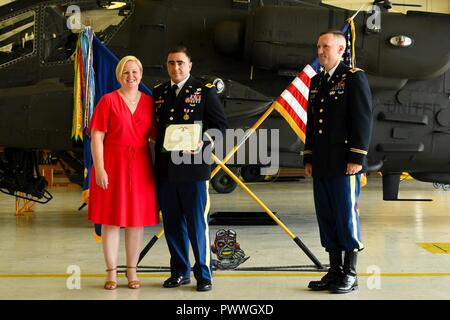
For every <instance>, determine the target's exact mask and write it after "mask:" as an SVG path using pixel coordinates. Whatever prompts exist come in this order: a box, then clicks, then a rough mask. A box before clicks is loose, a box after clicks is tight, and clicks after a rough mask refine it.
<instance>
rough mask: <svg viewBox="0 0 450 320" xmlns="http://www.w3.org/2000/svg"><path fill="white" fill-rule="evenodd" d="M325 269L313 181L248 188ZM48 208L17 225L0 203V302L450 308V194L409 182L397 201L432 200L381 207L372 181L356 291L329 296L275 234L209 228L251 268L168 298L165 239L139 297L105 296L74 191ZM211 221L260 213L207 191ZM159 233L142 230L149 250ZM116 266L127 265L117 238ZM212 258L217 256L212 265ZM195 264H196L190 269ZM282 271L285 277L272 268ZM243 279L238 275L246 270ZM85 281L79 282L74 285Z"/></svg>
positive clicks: (60, 194)
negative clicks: (426, 302) (351, 303)
mask: <svg viewBox="0 0 450 320" xmlns="http://www.w3.org/2000/svg"><path fill="white" fill-rule="evenodd" d="M249 187H250V188H251V189H252V190H253V191H254V192H255V193H256V194H257V195H258V196H259V197H260V198H261V199H262V200H263V201H264V202H265V203H266V204H267V206H268V207H269V208H271V210H272V211H275V212H276V213H277V216H278V217H279V218H280V219H281V221H282V222H283V223H284V224H285V225H286V226H287V227H288V229H289V230H290V231H291V232H292V233H293V234H295V235H297V236H299V238H300V239H301V240H302V241H303V243H305V245H306V246H307V247H308V248H309V249H310V250H311V252H312V253H313V254H314V255H315V256H316V257H317V259H319V260H320V261H321V262H322V263H323V264H326V263H328V261H327V254H326V253H325V252H324V250H323V249H322V248H321V246H320V241H319V233H318V227H317V222H316V218H315V213H314V206H313V198H312V181H311V180H310V179H309V178H307V179H304V180H299V181H295V182H273V183H255V184H249ZM50 191H51V192H52V194H53V196H54V199H53V200H52V201H50V202H49V203H48V204H46V205H35V206H34V207H33V209H34V212H33V213H28V214H25V215H20V216H15V199H14V198H13V197H10V196H6V195H3V194H0V243H1V256H2V257H1V259H0V299H13V300H16V299H17V300H21V299H58V300H60V299H63V300H72V299H73V300H78V299H89V300H91V299H107V300H108V299H148V300H155V299H156V300H158V299H161V300H162V299H164V300H189V299H196V300H205V299H206V300H209V299H211V300H214V299H238V300H239V299H250V300H253V299H255V300H259V299H271V300H273V299H275V300H278V299H280V300H303V299H308V300H311V299H314V300H316V299H333V300H334V299H344V300H380V299H383V300H384V299H386V300H390V299H401V300H415V299H437V300H444V299H449V297H450V295H449V293H450V267H449V266H450V254H449V253H450V245H449V242H450V235H449V230H450V191H444V190H442V189H435V188H434V187H433V185H432V184H429V183H421V182H418V181H415V180H405V181H403V182H402V183H401V185H400V198H417V199H420V198H431V199H433V201H431V202H421V201H414V202H386V201H383V200H382V193H381V179H380V178H379V177H372V176H370V177H369V178H368V185H367V186H366V187H364V188H363V189H362V194H361V199H360V210H361V214H360V218H361V226H362V237H363V242H364V244H365V246H366V249H365V250H364V251H362V252H361V254H360V255H359V263H358V272H359V290H358V291H355V292H352V293H350V294H344V295H331V294H329V293H328V292H311V291H309V290H308V289H307V284H308V282H309V281H310V280H312V279H319V278H320V277H321V276H322V275H323V272H320V271H318V270H316V269H314V265H313V263H312V261H311V260H310V259H309V258H308V257H307V256H306V255H305V254H304V253H303V251H301V249H300V248H299V247H298V246H297V245H296V244H295V243H294V241H293V240H292V239H291V238H290V237H289V236H288V235H287V234H286V232H285V231H283V229H281V228H280V227H279V226H277V225H264V226H255V225H253V226H242V225H239V226H220V225H212V226H210V234H211V239H212V240H213V239H214V237H215V233H216V231H217V230H219V229H222V228H224V229H230V228H232V229H234V230H235V231H236V232H237V240H238V242H239V243H240V245H241V248H242V249H243V250H244V252H245V254H246V255H247V256H249V257H250V258H249V259H248V260H247V261H246V262H245V263H243V264H242V265H240V266H239V268H238V269H240V270H233V271H220V270H218V271H216V272H215V273H214V280H213V290H212V291H210V292H197V291H196V290H195V281H193V282H192V284H190V285H186V286H182V287H180V288H173V289H166V288H163V287H162V282H163V281H164V280H165V279H166V277H167V276H168V274H169V273H168V271H167V270H168V269H167V267H168V265H169V254H168V250H167V245H166V241H165V239H164V237H162V238H161V239H159V240H158V241H157V242H156V244H155V245H154V246H153V248H152V249H151V250H150V251H149V252H148V253H147V255H146V256H145V258H144V259H143V261H142V262H141V264H140V266H148V267H149V268H148V269H146V270H147V271H149V270H150V271H152V272H140V274H139V275H140V278H141V282H142V287H141V289H139V290H130V289H128V288H127V287H126V279H125V278H124V275H123V274H120V276H119V288H118V289H117V290H114V291H107V290H104V289H103V283H104V275H105V273H104V269H105V267H104V262H103V254H102V248H101V244H99V243H97V242H95V241H94V239H93V226H92V225H91V224H90V222H89V221H88V220H87V211H86V209H84V210H82V211H78V207H79V206H80V195H81V191H80V189H78V187H56V188H52V189H50ZM210 194H211V213H213V212H217V211H244V212H246V211H249V212H254V211H261V210H260V208H259V206H258V205H256V203H255V202H253V200H251V199H250V198H249V197H248V195H247V194H246V193H244V192H243V191H242V190H240V189H239V188H238V189H236V190H235V191H234V192H233V193H231V194H217V193H215V191H213V190H210ZM160 227H161V226H155V227H150V228H146V229H145V240H144V242H145V243H144V244H146V243H147V242H148V241H149V240H150V239H151V238H152V237H153V236H154V235H155V234H156V233H158V231H159V230H160ZM121 240H122V244H121V247H120V256H119V259H120V260H119V261H120V263H121V264H124V252H123V236H122V239H121ZM214 258H216V256H215V255H214ZM191 261H193V260H191ZM271 267H282V268H279V269H277V268H271ZM242 269H244V270H242ZM74 275H81V278H79V281H78V282H77V281H73V280H74V279H73V278H70V277H71V276H74Z"/></svg>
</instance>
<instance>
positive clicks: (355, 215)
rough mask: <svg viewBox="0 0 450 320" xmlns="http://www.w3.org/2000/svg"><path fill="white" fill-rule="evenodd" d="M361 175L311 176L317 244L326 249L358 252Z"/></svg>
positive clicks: (362, 246)
mask: <svg viewBox="0 0 450 320" xmlns="http://www.w3.org/2000/svg"><path fill="white" fill-rule="evenodd" d="M360 178H361V175H360V174H357V175H353V176H339V177H314V179H313V189H314V204H315V206H316V215H317V221H318V223H319V230H320V241H321V243H322V246H323V247H324V248H325V249H326V250H327V251H330V250H341V251H342V250H343V251H360V250H362V249H364V245H363V244H362V243H361V231H360V224H359V209H358V199H359V191H360V188H361V185H360V182H361V180H360Z"/></svg>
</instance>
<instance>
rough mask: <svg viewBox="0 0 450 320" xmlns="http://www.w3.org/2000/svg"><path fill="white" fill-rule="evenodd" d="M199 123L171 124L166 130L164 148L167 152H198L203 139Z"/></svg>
mask: <svg viewBox="0 0 450 320" xmlns="http://www.w3.org/2000/svg"><path fill="white" fill-rule="evenodd" d="M201 134H202V126H201V124H199V123H192V124H191V123H190V124H171V125H169V126H167V128H166V134H165V136H164V143H163V148H164V150H165V151H187V150H196V149H197V148H198V144H199V142H200V139H201Z"/></svg>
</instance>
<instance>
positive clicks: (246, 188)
mask: <svg viewBox="0 0 450 320" xmlns="http://www.w3.org/2000/svg"><path fill="white" fill-rule="evenodd" d="M211 157H212V159H213V160H214V161H215V162H216V163H217V164H218V165H219V166H220V167H221V168H222V169H223V170H224V171H225V172H226V173H227V174H228V175H229V176H230V177H231V179H233V180H234V181H235V182H236V183H237V184H238V185H239V186H240V187H241V188H242V189H244V191H245V192H246V193H247V194H248V195H249V196H250V197H251V198H252V199H253V200H255V202H256V203H257V204H258V205H259V206H260V207H261V208H262V209H263V210H264V211H265V212H266V213H267V214H268V215H269V216H270V217H271V218H272V219H273V221H275V222H276V223H277V224H278V225H279V226H280V227H281V229H283V230H284V231H285V232H286V233H287V234H288V235H289V237H291V238H292V239H294V238H295V235H294V234H293V233H292V232H291V231H290V230H289V229H288V228H287V227H286V226H285V225H284V223H283V222H281V220H280V219H278V218H277V216H275V215H274V213H273V212H272V211H271V210H270V209H269V208H268V207H267V206H266V205H265V204H264V203H263V202H262V201H261V200H260V199H259V198H258V197H257V196H256V194H254V193H253V191H251V190H250V189H249V188H248V187H247V186H246V185H245V183H243V182H242V181H241V180H240V179H239V178H238V177H236V175H235V174H234V173H233V172H232V171H231V170H230V169H228V167H227V166H226V165H225V164H224V163H223V162H222V161H220V160H219V158H217V157H216V155H215V154H214V153H212V154H211Z"/></svg>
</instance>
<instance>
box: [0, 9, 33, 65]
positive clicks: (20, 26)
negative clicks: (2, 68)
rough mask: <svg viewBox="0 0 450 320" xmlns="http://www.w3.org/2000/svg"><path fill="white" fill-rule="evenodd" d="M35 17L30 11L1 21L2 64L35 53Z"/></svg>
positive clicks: (0, 57) (0, 50)
mask: <svg viewBox="0 0 450 320" xmlns="http://www.w3.org/2000/svg"><path fill="white" fill-rule="evenodd" d="M35 17H36V15H35V13H34V11H29V12H26V13H23V14H20V15H17V16H14V17H12V18H9V19H7V20H4V21H0V65H3V64H5V63H8V62H12V61H14V60H16V59H19V58H22V57H25V56H27V55H30V54H32V53H33V50H34V47H35V46H34V41H35V39H34V35H35V31H34V27H35Z"/></svg>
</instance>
